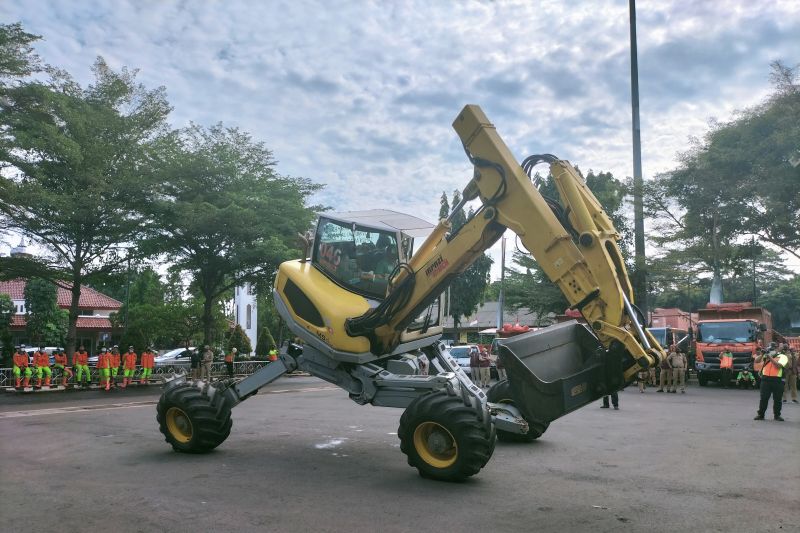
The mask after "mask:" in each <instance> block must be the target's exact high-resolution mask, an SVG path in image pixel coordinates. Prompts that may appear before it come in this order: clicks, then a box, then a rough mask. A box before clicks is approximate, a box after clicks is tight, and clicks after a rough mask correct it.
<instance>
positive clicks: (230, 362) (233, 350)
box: [225, 348, 236, 378]
mask: <svg viewBox="0 0 800 533" xmlns="http://www.w3.org/2000/svg"><path fill="white" fill-rule="evenodd" d="M234 359H236V348H231V351H230V352H229V353H228V355H226V356H225V368H227V369H228V377H229V378H233V360H234Z"/></svg>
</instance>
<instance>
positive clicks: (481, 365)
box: [469, 347, 499, 388]
mask: <svg viewBox="0 0 800 533" xmlns="http://www.w3.org/2000/svg"><path fill="white" fill-rule="evenodd" d="M498 361H499V358H498ZM491 367H492V359H491V357H489V352H488V351H487V350H486V348H482V347H481V348H478V349H477V350H472V351H470V354H469V371H470V376H471V377H472V382H473V383H475V385H477V386H479V387H481V388H488V387H489V383H490V382H491V380H492V374H491Z"/></svg>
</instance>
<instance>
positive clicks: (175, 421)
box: [156, 383, 233, 453]
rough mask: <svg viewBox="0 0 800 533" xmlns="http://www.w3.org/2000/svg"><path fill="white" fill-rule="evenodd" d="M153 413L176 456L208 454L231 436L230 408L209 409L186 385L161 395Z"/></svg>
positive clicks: (197, 391)
mask: <svg viewBox="0 0 800 533" xmlns="http://www.w3.org/2000/svg"><path fill="white" fill-rule="evenodd" d="M156 409H157V412H158V414H157V416H156V419H157V420H158V429H159V430H160V431H161V433H163V434H164V437H165V438H166V441H167V442H168V443H170V444H171V445H172V449H173V450H175V451H176V452H183V453H206V452H210V451H211V450H213V449H214V448H216V447H217V446H219V445H220V444H222V442H223V441H224V440H225V439H227V438H228V435H230V434H231V426H232V425H233V421H232V420H231V409H230V407H228V406H227V405H222V406H221V408H218V407H217V406H214V405H212V404H211V402H210V401H209V398H208V396H207V395H205V394H203V392H202V391H201V390H200V389H198V388H197V387H194V386H192V385H190V384H188V383H183V384H181V385H178V386H176V387H173V388H171V389H169V390H167V391H166V392H165V393H164V394H162V395H161V399H159V401H158V407H157V408H156ZM218 411H219V412H218Z"/></svg>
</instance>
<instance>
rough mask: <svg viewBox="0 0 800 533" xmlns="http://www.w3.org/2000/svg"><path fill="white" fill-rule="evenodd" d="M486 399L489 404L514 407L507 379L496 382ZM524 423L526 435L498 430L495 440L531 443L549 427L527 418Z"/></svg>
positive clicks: (546, 423)
mask: <svg viewBox="0 0 800 533" xmlns="http://www.w3.org/2000/svg"><path fill="white" fill-rule="evenodd" d="M486 398H487V399H488V400H489V401H490V402H491V403H510V404H511V405H514V399H513V398H512V396H511V384H509V382H508V380H507V379H504V380H503V381H498V382H497V383H495V384H494V385H492V387H491V388H490V389H489V391H488V392H487V393H486ZM525 421H526V422H527V423H528V432H527V433H526V434H524V435H522V434H520V433H511V432H510V431H503V430H501V429H498V430H497V439H498V440H500V441H502V442H533V441H535V440H536V439H538V438H539V437H541V436H542V435H543V434H544V432H545V431H547V428H548V427H549V426H550V422H541V421H539V420H529V419H527V418H526V419H525Z"/></svg>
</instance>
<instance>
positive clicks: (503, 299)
mask: <svg viewBox="0 0 800 533" xmlns="http://www.w3.org/2000/svg"><path fill="white" fill-rule="evenodd" d="M505 288H506V238H505V237H503V238H502V239H501V241H500V296H499V298H498V299H497V329H500V328H502V327H503V308H504V307H505V303H506V297H505Z"/></svg>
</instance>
